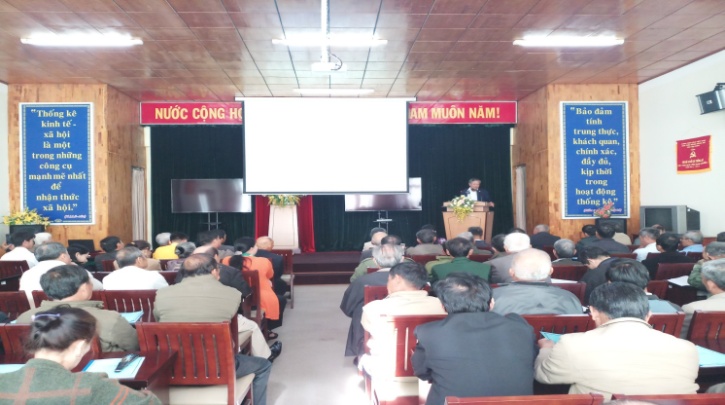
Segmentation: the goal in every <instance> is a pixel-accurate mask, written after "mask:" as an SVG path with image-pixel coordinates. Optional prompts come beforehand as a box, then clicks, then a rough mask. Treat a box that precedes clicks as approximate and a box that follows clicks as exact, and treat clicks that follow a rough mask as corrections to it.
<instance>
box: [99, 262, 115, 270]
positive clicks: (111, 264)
mask: <svg viewBox="0 0 725 405" xmlns="http://www.w3.org/2000/svg"><path fill="white" fill-rule="evenodd" d="M101 264H102V265H103V271H113V270H116V261H115V260H113V259H111V260H104V261H103V262H102V263H101Z"/></svg>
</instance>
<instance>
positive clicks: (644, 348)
mask: <svg viewBox="0 0 725 405" xmlns="http://www.w3.org/2000/svg"><path fill="white" fill-rule="evenodd" d="M590 309H591V314H592V319H593V320H594V323H595V324H596V325H597V328H596V329H594V330H591V331H588V332H584V333H569V334H565V335H562V336H561V338H560V340H559V342H558V343H556V344H555V343H554V342H553V341H551V340H547V339H541V340H539V347H540V348H541V349H540V351H539V355H538V357H537V358H536V380H537V381H539V382H541V383H544V384H571V387H570V388H569V393H570V394H587V393H597V394H602V395H604V396H605V399H606V400H609V399H610V398H611V396H612V394H614V393H617V394H630V395H644V394H694V393H696V392H697V389H698V385H697V384H695V379H696V378H697V373H698V370H699V364H698V355H697V349H695V345H694V344H692V343H691V342H688V341H686V340H682V339H678V338H676V337H673V336H671V335H668V334H665V333H662V332H660V331H658V330H653V329H652V327H651V326H650V325H649V324H648V323H647V321H648V320H649V317H650V311H649V302H648V300H647V296H646V295H645V293H644V291H642V289H641V288H638V287H637V286H635V285H633V284H629V283H621V282H614V283H608V284H603V285H601V286H599V287H597V288H596V289H595V290H594V291H593V292H592V296H591V303H590Z"/></svg>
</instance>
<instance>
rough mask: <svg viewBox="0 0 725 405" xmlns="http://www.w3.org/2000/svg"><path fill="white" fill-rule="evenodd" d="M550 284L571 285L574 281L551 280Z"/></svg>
mask: <svg viewBox="0 0 725 405" xmlns="http://www.w3.org/2000/svg"><path fill="white" fill-rule="evenodd" d="M551 283H552V284H571V283H576V281H573V280H564V279H563V278H552V279H551Z"/></svg>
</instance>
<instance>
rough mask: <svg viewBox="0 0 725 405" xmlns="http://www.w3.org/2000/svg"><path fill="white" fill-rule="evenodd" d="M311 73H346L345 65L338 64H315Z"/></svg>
mask: <svg viewBox="0 0 725 405" xmlns="http://www.w3.org/2000/svg"><path fill="white" fill-rule="evenodd" d="M312 71H313V72H333V73H334V72H347V65H346V64H344V63H339V62H315V63H313V64H312Z"/></svg>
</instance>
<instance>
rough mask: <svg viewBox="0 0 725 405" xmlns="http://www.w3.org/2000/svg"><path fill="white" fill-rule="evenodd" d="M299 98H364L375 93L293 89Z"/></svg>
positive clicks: (366, 90) (354, 90) (356, 90)
mask: <svg viewBox="0 0 725 405" xmlns="http://www.w3.org/2000/svg"><path fill="white" fill-rule="evenodd" d="M292 91H294V92H295V93H299V94H300V95H301V96H364V95H366V94H372V93H373V92H375V90H373V89H293V90H292Z"/></svg>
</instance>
